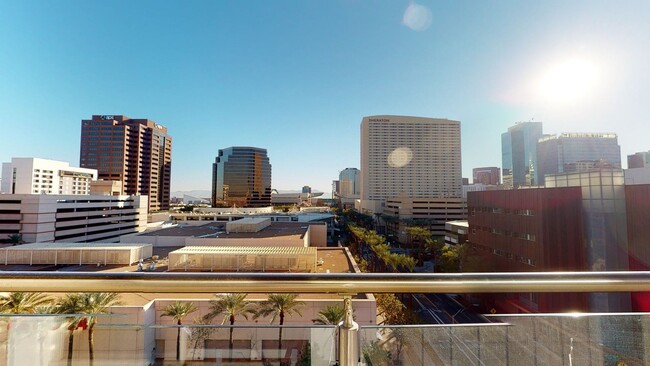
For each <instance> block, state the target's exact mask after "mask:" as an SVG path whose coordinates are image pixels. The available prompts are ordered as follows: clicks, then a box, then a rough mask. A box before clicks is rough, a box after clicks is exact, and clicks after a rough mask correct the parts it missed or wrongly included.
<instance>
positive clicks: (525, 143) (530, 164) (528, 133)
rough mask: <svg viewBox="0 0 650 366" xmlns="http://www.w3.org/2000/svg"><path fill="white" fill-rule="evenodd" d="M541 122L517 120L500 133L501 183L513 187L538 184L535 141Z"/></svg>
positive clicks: (539, 136) (538, 137)
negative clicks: (517, 121)
mask: <svg viewBox="0 0 650 366" xmlns="http://www.w3.org/2000/svg"><path fill="white" fill-rule="evenodd" d="M542 134H543V132H542V122H519V123H517V124H515V125H514V126H512V127H509V128H508V132H504V133H503V134H501V163H502V166H501V168H502V174H503V184H504V185H508V186H512V187H514V188H517V187H521V186H528V185H538V184H539V179H538V178H539V177H538V176H537V174H536V170H537V141H538V140H539V139H540V138H541V137H542Z"/></svg>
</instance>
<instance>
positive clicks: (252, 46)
mask: <svg viewBox="0 0 650 366" xmlns="http://www.w3.org/2000/svg"><path fill="white" fill-rule="evenodd" d="M647 14H650V2H648V1H622V2H612V1H571V2H565V1H543V2H540V1H535V2H532V1H530V2H528V1H489V2H488V1H424V0H421V1H418V2H417V3H414V2H409V1H365V0H331V1H230V2H226V1H187V2H180V1H179V2H170V1H65V0H64V1H59V2H51V1H9V0H7V1H2V2H0V125H1V126H2V129H1V131H2V132H1V134H0V136H1V138H0V160H2V161H8V160H9V159H10V158H11V157H17V156H36V157H43V158H51V159H57V160H65V161H69V162H71V163H72V164H73V165H75V166H78V163H79V156H78V154H79V132H80V121H81V119H83V118H90V116H91V115H93V114H124V115H127V116H130V117H133V118H149V119H152V120H155V121H156V122H158V123H160V124H163V125H165V126H167V127H168V129H169V133H170V134H171V135H172V136H173V138H174V147H173V166H172V190H175V191H176V190H191V189H208V188H209V187H210V179H211V164H212V162H213V161H214V158H215V156H216V153H217V150H218V149H220V148H225V147H229V146H236V145H246V146H257V147H263V148H266V149H268V152H269V156H270V158H271V163H272V165H273V187H274V188H277V189H281V190H296V189H300V187H302V186H303V185H311V186H312V187H313V188H314V189H316V190H321V191H325V192H329V191H330V190H331V181H332V180H333V179H336V178H337V176H338V172H339V171H340V170H342V169H344V168H346V167H358V166H359V124H360V121H361V118H362V117H363V116H367V115H377V114H398V115H415V116H425V117H437V118H450V119H457V120H460V121H461V126H462V149H463V150H462V156H463V173H464V174H463V175H464V176H466V177H470V176H471V169H472V168H474V167H480V166H500V165H501V156H500V150H501V147H500V134H501V133H502V132H504V131H505V130H506V129H507V127H508V126H511V125H513V124H514V123H515V122H517V121H527V120H531V119H534V120H535V121H542V122H544V130H545V132H546V133H560V132H587V131H589V132H615V133H617V134H618V135H619V144H620V145H621V147H622V151H623V160H625V155H627V154H631V153H633V152H637V151H647V150H650V140H649V139H648V138H647V136H649V135H650V134H649V132H650V124H648V119H649V117H650V92H649V90H650V89H649V86H650V73H649V72H648V68H649V65H650V41H648V38H647V37H648V34H650V22H648V21H647ZM413 16H415V17H413ZM405 19H406V20H405ZM408 25H411V27H409V26H408ZM567 65H569V66H567ZM558 70H560V71H558ZM549 75H550V76H549ZM558 75H559V76H558ZM540 80H542V81H540ZM544 80H546V81H544ZM548 80H551V81H550V82H549V81H548ZM549 83H551V84H552V85H550V86H549V85H548V84H549ZM572 83H573V84H572ZM576 84H579V85H576ZM540 85H544V87H542V86H540ZM542 89H543V90H542ZM558 95H559V96H561V98H558Z"/></svg>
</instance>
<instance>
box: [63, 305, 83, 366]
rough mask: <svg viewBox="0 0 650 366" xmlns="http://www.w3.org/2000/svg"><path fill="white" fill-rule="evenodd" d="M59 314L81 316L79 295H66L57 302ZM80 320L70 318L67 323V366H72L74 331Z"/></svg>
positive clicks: (81, 308) (76, 317) (77, 317)
mask: <svg viewBox="0 0 650 366" xmlns="http://www.w3.org/2000/svg"><path fill="white" fill-rule="evenodd" d="M58 312H59V314H81V313H82V312H83V300H82V298H81V294H66V295H65V296H64V297H63V298H62V299H61V300H59V309H58ZM81 320H82V318H81V317H79V316H75V317H71V318H70V319H69V320H68V322H69V324H68V332H69V333H68V366H71V365H72V353H73V345H74V331H75V330H76V329H77V328H78V326H79V323H80V322H81Z"/></svg>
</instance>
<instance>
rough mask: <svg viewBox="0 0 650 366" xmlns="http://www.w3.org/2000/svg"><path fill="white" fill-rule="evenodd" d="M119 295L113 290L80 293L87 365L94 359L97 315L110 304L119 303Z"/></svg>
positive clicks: (104, 310)
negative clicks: (85, 330)
mask: <svg viewBox="0 0 650 366" xmlns="http://www.w3.org/2000/svg"><path fill="white" fill-rule="evenodd" d="M121 304H122V302H121V301H120V295H119V294H118V293H115V292H91V293H82V294H81V305H82V308H81V312H82V313H83V314H85V315H87V316H86V317H84V319H83V320H84V321H85V322H86V327H87V329H88V360H89V365H92V364H93V362H94V361H95V325H96V324H97V315H100V314H107V313H108V312H109V309H110V307H111V306H115V305H121Z"/></svg>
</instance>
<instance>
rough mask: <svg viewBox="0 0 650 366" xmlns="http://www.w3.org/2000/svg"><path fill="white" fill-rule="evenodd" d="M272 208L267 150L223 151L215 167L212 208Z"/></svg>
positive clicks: (246, 148)
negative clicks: (234, 206)
mask: <svg viewBox="0 0 650 366" xmlns="http://www.w3.org/2000/svg"><path fill="white" fill-rule="evenodd" d="M233 205H236V206H238V207H266V206H270V205H271V163H270V162H269V157H268V156H267V154H266V149H260V148H257V147H247V146H233V147H229V148H227V149H220V150H219V156H217V158H216V159H215V162H214V164H213V165H212V206H213V207H218V206H233Z"/></svg>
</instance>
